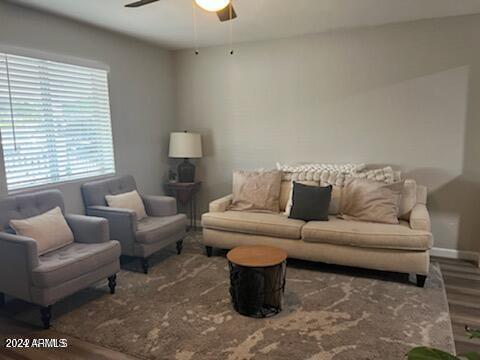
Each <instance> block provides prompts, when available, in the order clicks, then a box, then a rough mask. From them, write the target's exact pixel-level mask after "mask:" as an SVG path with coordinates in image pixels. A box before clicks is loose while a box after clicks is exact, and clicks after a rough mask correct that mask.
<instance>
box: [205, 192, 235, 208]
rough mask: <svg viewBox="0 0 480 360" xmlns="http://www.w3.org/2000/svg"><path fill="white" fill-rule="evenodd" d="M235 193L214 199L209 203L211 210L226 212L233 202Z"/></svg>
mask: <svg viewBox="0 0 480 360" xmlns="http://www.w3.org/2000/svg"><path fill="white" fill-rule="evenodd" d="M232 200H233V195H231V194H230V195H227V196H224V197H222V198H220V199H217V200H214V201H212V202H211V203H210V205H209V211H210V212H225V211H227V210H228V208H229V206H230V205H231V204H232Z"/></svg>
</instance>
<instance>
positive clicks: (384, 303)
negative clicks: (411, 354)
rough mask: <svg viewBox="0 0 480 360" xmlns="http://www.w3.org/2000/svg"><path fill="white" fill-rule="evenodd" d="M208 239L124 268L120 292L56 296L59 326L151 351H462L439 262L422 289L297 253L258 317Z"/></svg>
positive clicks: (235, 359) (310, 355)
mask: <svg viewBox="0 0 480 360" xmlns="http://www.w3.org/2000/svg"><path fill="white" fill-rule="evenodd" d="M200 240H201V235H200V234H197V235H192V236H190V237H189V238H188V239H187V241H186V246H185V249H184V252H183V253H182V255H180V256H177V255H176V254H175V251H174V248H172V249H171V251H170V250H167V251H164V252H163V253H162V254H159V256H157V257H156V258H155V259H154V260H153V262H152V263H153V264H152V265H153V266H152V268H151V272H150V273H149V274H148V275H144V274H142V273H138V272H134V271H125V270H123V271H122V272H121V273H120V274H119V276H118V280H117V283H118V287H117V294H116V295H114V296H110V295H109V294H108V293H107V289H106V286H105V284H102V285H101V286H98V287H96V288H91V289H88V290H85V291H83V292H81V293H78V294H76V295H74V296H72V297H70V298H68V299H66V300H65V301H63V302H61V303H60V304H58V305H56V306H55V308H54V320H53V321H54V322H53V327H54V329H55V330H57V331H59V332H62V333H66V334H68V335H71V336H74V337H77V338H80V339H83V340H86V341H89V342H93V343H97V344H99V345H102V346H105V347H109V348H112V349H115V350H119V351H122V352H125V353H127V354H130V355H134V356H137V357H140V358H145V359H177V360H190V359H192V360H193V359H195V360H197V359H228V360H248V359H288V360H296V359H311V360H313V359H322V360H323V359H326V360H327V359H335V360H337V359H338V360H341V359H356V360H358V359H382V360H385V359H403V358H405V354H406V353H407V351H408V350H409V349H410V348H412V347H414V346H416V345H429V346H436V347H439V348H441V349H444V350H447V351H454V343H453V336H452V330H451V325H450V317H449V312H448V305H447V301H446V296H445V290H444V284H443V280H442V276H441V273H440V269H439V267H438V266H437V265H436V264H433V265H432V267H431V273H430V276H429V278H428V280H427V284H426V287H425V289H420V288H417V287H416V286H415V285H414V284H413V283H408V281H407V279H405V278H404V277H403V276H401V275H395V274H384V273H380V272H371V271H365V270H359V269H350V268H342V267H336V266H327V265H322V264H313V263H307V262H301V261H293V260H292V261H290V260H289V263H288V271H287V286H286V292H285V301H284V310H283V312H282V313H280V314H279V315H277V316H274V317H271V318H268V319H253V318H248V317H244V316H241V315H239V314H237V313H236V312H235V311H234V310H233V309H232V306H231V303H230V298H229V293H228V286H229V276H228V266H227V260H226V259H225V256H224V252H219V253H217V254H216V256H213V257H212V258H207V257H206V256H205V255H204V254H203V248H202V247H201V245H200ZM126 266H127V268H128V267H132V268H135V267H136V266H137V263H136V262H132V263H130V264H127V265H126ZM138 270H139V269H138ZM30 312H31V311H30ZM17 315H18V316H17V317H23V318H28V319H34V318H35V317H34V316H32V314H30V315H28V316H27V315H26V314H17ZM34 315H35V316H36V312H35V314H34Z"/></svg>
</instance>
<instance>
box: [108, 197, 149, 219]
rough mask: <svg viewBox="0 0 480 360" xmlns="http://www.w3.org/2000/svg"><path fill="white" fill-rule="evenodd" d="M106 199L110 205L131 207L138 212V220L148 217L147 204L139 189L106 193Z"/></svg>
mask: <svg viewBox="0 0 480 360" xmlns="http://www.w3.org/2000/svg"><path fill="white" fill-rule="evenodd" d="M105 201H106V202H107V204H108V206H109V207H113V208H119V209H130V210H133V211H135V213H136V214H137V220H141V219H143V218H146V217H147V212H146V211H145V205H144V204H143V201H142V198H141V197H140V195H139V194H138V192H137V190H133V191H130V192H126V193H123V194H118V195H105Z"/></svg>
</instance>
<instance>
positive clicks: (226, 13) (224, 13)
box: [217, 4, 237, 22]
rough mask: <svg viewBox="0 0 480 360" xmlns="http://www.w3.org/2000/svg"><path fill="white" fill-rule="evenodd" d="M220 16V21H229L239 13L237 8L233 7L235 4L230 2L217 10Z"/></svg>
mask: <svg viewBox="0 0 480 360" xmlns="http://www.w3.org/2000/svg"><path fill="white" fill-rule="evenodd" d="M230 8H231V9H232V17H231V18H230ZM217 15H218V18H219V19H220V21H222V22H223V21H228V20H233V19H235V18H236V17H237V13H236V12H235V9H234V8H233V5H232V4H230V5H228V6H227V7H226V8H224V9H222V10H220V11H217Z"/></svg>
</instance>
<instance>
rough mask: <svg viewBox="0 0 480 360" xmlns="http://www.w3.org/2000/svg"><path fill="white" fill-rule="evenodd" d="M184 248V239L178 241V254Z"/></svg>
mask: <svg viewBox="0 0 480 360" xmlns="http://www.w3.org/2000/svg"><path fill="white" fill-rule="evenodd" d="M182 249H183V240H180V241H177V255H180V254H181V253H182Z"/></svg>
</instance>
